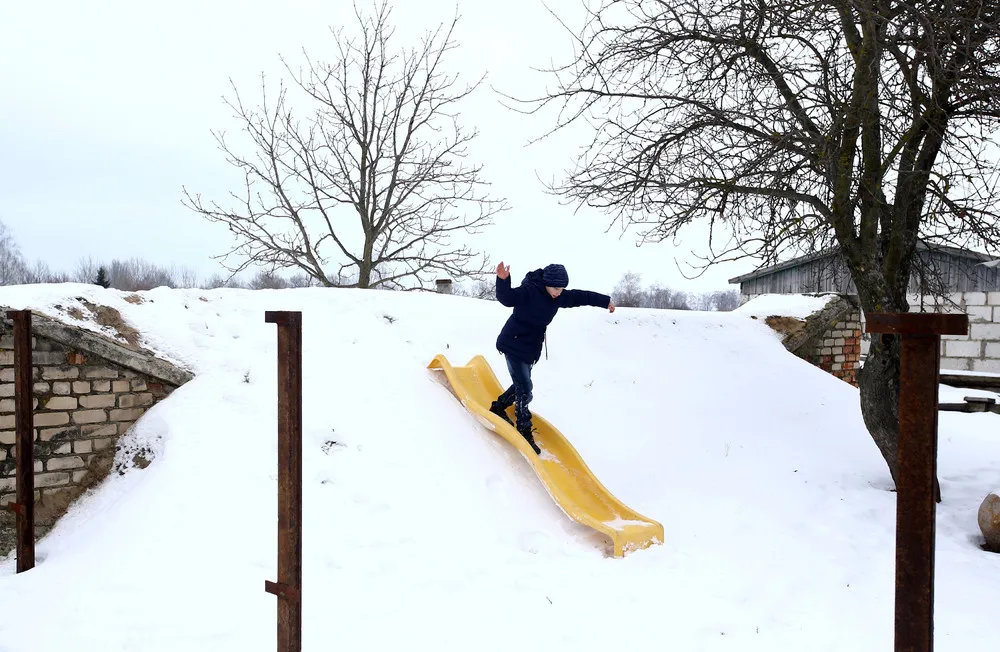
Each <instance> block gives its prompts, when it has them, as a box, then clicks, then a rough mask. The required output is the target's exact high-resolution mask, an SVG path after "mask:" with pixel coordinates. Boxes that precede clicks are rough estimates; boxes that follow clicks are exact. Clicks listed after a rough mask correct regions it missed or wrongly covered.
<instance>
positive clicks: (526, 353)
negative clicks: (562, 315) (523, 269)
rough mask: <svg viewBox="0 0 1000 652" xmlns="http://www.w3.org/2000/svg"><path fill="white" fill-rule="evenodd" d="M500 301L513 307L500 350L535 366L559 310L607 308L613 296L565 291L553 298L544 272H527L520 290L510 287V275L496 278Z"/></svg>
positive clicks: (504, 329)
mask: <svg viewBox="0 0 1000 652" xmlns="http://www.w3.org/2000/svg"><path fill="white" fill-rule="evenodd" d="M497 301H499V302H500V303H502V304H503V305H505V306H507V307H508V308H513V309H514V312H513V314H512V315H511V316H510V318H509V319H508V320H507V323H506V324H504V327H503V329H502V330H501V331H500V336H499V337H498V338H497V350H498V351H500V352H501V353H503V354H506V355H509V356H511V357H513V358H516V359H518V360H521V361H522V362H527V363H529V364H535V363H536V362H538V359H539V358H541V357H542V344H543V342H544V340H545V329H546V327H547V326H548V325H549V324H550V323H551V322H552V318H553V317H555V316H556V311H558V310H559V309H560V308H576V307H579V306H594V307H595V308H607V307H608V306H609V305H610V303H611V297H609V296H607V295H605V294H599V293H597V292H590V291H588V290H563V292H562V294H560V295H559V296H558V297H557V298H555V299H553V298H552V297H551V296H549V293H548V292H547V291H546V290H545V284H544V283H543V282H542V270H540V269H536V270H535V271H533V272H528V273H527V274H526V275H525V277H524V280H523V281H521V285H520V287H517V288H513V289H512V288H511V287H510V276H508V277H507V278H505V279H503V278H500V277H499V276H497Z"/></svg>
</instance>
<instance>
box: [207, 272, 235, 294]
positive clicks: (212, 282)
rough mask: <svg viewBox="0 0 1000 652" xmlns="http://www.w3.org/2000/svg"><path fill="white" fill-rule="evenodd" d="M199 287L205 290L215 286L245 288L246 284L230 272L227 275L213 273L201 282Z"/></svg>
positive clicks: (213, 288) (215, 287)
mask: <svg viewBox="0 0 1000 652" xmlns="http://www.w3.org/2000/svg"><path fill="white" fill-rule="evenodd" d="M201 287H202V288H203V289H205V290H215V289H217V288H238V289H246V284H245V283H243V282H242V281H241V280H240V279H239V278H237V277H236V276H234V275H232V274H230V275H227V276H223V275H222V274H215V275H213V276H211V277H209V278H208V279H207V280H206V281H205V282H204V283H202V284H201Z"/></svg>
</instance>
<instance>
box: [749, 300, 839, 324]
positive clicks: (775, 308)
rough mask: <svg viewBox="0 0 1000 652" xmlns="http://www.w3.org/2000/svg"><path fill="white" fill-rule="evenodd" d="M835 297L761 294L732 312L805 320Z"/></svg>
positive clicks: (759, 316)
mask: <svg viewBox="0 0 1000 652" xmlns="http://www.w3.org/2000/svg"><path fill="white" fill-rule="evenodd" d="M835 297H836V295H833V294H829V295H823V296H813V295H808V294H762V295H760V296H758V297H754V298H753V299H750V300H749V301H747V302H746V303H744V304H743V305H742V306H740V307H739V308H737V309H736V310H734V311H733V312H735V313H737V314H742V315H752V316H754V317H758V318H761V317H770V316H772V315H774V316H778V317H795V318H796V319H805V318H806V317H808V316H809V315H811V314H813V313H814V312H816V311H817V310H822V309H823V308H824V307H825V306H826V304H828V303H830V301H831V300H832V299H833V298H835Z"/></svg>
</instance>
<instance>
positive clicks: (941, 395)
mask: <svg viewBox="0 0 1000 652" xmlns="http://www.w3.org/2000/svg"><path fill="white" fill-rule="evenodd" d="M966 396H969V397H984V398H992V399H995V400H996V401H997V402H998V403H1000V394H997V393H996V392H991V391H988V390H985V389H971V388H966V387H952V386H950V385H938V403H964V402H965V397H966Z"/></svg>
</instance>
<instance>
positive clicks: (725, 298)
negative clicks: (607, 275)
mask: <svg viewBox="0 0 1000 652" xmlns="http://www.w3.org/2000/svg"><path fill="white" fill-rule="evenodd" d="M611 300H612V301H614V303H615V305H616V306H619V307H622V308H653V309H657V310H707V311H718V312H728V311H730V310H735V309H736V308H738V307H739V305H740V293H739V291H738V290H717V291H714V292H683V291H680V290H673V289H671V288H668V287H664V286H662V285H659V284H656V283H654V284H653V285H650V286H649V287H643V285H642V276H641V275H640V274H637V273H636V272H626V273H625V274H624V275H623V276H622V278H621V280H620V281H618V285H616V286H615V289H614V291H613V292H612V293H611Z"/></svg>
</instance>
